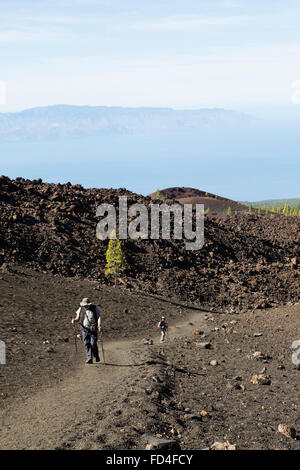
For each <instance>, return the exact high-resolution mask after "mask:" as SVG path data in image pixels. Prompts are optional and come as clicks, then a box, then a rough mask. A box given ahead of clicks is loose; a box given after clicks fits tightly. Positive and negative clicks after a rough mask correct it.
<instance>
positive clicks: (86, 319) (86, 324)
mask: <svg viewBox="0 0 300 470" xmlns="http://www.w3.org/2000/svg"><path fill="white" fill-rule="evenodd" d="M100 313H101V311H100V309H99V307H97V306H96V305H93V304H92V303H91V301H90V300H89V299H88V298H84V299H82V301H81V302H80V307H79V309H78V310H77V311H76V317H75V318H72V323H73V324H74V322H77V321H79V322H80V325H81V330H82V339H83V342H84V345H85V349H86V355H87V360H86V364H93V356H94V357H95V359H96V362H100V357H99V351H98V345H97V339H98V331H99V333H100V334H102V326H101V316H100Z"/></svg>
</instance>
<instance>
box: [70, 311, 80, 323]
mask: <svg viewBox="0 0 300 470" xmlns="http://www.w3.org/2000/svg"><path fill="white" fill-rule="evenodd" d="M79 318H80V313H78V312H76V317H75V318H72V323H74V322H75V321H79Z"/></svg>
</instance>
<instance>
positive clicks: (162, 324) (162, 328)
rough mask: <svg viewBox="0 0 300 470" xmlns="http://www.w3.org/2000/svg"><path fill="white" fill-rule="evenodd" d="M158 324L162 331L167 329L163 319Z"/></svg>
mask: <svg viewBox="0 0 300 470" xmlns="http://www.w3.org/2000/svg"><path fill="white" fill-rule="evenodd" d="M159 325H160V329H161V330H162V331H167V328H168V326H167V324H166V322H165V321H161V322H160V324H159Z"/></svg>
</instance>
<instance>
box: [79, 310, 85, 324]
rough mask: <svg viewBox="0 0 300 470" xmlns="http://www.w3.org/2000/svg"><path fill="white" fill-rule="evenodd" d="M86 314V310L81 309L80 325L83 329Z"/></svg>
mask: <svg viewBox="0 0 300 470" xmlns="http://www.w3.org/2000/svg"><path fill="white" fill-rule="evenodd" d="M85 314H86V310H85V308H84V307H80V313H79V323H80V325H81V326H82V327H83V322H84V319H85Z"/></svg>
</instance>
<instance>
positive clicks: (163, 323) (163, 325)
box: [157, 317, 168, 343]
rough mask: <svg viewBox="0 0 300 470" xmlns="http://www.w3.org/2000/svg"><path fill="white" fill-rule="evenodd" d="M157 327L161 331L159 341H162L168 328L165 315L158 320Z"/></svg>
mask: <svg viewBox="0 0 300 470" xmlns="http://www.w3.org/2000/svg"><path fill="white" fill-rule="evenodd" d="M157 328H158V329H159V330H160V331H161V337H160V342H161V343H162V342H163V341H164V340H165V338H166V333H167V330H168V325H167V322H166V319H165V317H161V319H160V322H158V324H157Z"/></svg>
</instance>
